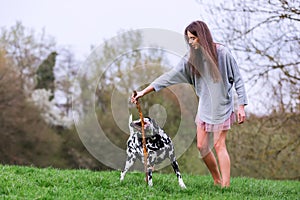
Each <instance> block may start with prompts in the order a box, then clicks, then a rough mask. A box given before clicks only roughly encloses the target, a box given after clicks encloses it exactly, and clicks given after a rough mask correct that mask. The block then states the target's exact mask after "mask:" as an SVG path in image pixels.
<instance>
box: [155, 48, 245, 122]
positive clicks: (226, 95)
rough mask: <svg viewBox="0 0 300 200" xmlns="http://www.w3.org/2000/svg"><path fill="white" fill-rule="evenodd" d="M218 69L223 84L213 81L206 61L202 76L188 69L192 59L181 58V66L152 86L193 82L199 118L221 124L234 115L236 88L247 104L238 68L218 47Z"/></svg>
mask: <svg viewBox="0 0 300 200" xmlns="http://www.w3.org/2000/svg"><path fill="white" fill-rule="evenodd" d="M217 54H218V65H219V66H218V67H219V71H220V74H221V77H222V79H223V81H219V82H215V81H213V79H212V77H211V75H210V71H209V65H208V64H207V62H206V61H205V60H204V64H203V68H202V69H201V70H200V73H201V76H199V75H196V74H194V73H192V72H191V70H190V68H189V67H188V64H187V63H188V57H187V56H185V57H184V58H182V59H181V61H180V63H179V64H178V65H177V66H176V67H174V68H173V69H172V70H171V71H169V72H167V73H165V74H163V75H161V76H160V77H158V78H157V79H156V80H154V81H153V82H152V83H151V84H150V85H151V86H153V88H154V90H155V91H159V90H161V89H162V88H165V87H168V86H170V85H174V84H178V83H189V84H191V85H192V86H194V89H195V92H196V95H197V96H198V97H199V104H198V112H197V116H196V121H197V120H198V119H200V120H202V121H204V122H206V123H209V124H220V123H223V122H224V121H225V120H226V119H228V118H229V117H230V115H231V113H232V112H234V102H233V86H234V88H235V90H236V92H237V95H238V104H239V105H247V104H248V100H247V96H246V91H245V86H244V82H243V79H242V77H241V74H240V71H239V68H238V65H237V63H236V61H235V59H234V58H233V56H232V55H231V53H230V51H229V50H228V49H227V48H226V47H224V46H222V45H217Z"/></svg>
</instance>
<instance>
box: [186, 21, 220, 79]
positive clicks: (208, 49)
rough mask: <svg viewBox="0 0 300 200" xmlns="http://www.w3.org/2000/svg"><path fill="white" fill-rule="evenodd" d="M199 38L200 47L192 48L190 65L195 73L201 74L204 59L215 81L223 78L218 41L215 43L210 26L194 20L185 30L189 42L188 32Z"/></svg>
mask: <svg viewBox="0 0 300 200" xmlns="http://www.w3.org/2000/svg"><path fill="white" fill-rule="evenodd" d="M188 31H189V32H190V33H192V34H193V35H195V36H196V37H197V38H199V44H200V49H194V48H190V55H189V62H188V65H189V67H190V68H191V70H192V72H193V73H196V74H197V75H201V73H200V71H201V68H203V61H204V59H205V60H206V61H207V62H208V63H209V66H210V72H211V75H212V78H213V80H214V81H219V80H220V79H221V76H220V72H219V69H218V55H217V47H216V43H214V41H213V38H212V35H211V33H210V30H209V28H208V26H207V25H206V24H205V23H204V22H202V21H194V22H192V23H191V24H189V25H188V26H187V27H186V28H185V31H184V35H185V38H186V42H187V44H189V42H188V40H189V38H188V36H187V32H188Z"/></svg>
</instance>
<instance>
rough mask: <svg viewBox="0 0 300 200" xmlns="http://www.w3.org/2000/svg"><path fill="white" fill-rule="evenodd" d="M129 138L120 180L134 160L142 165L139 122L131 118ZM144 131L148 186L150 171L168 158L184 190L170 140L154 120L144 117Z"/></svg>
mask: <svg viewBox="0 0 300 200" xmlns="http://www.w3.org/2000/svg"><path fill="white" fill-rule="evenodd" d="M129 129H130V137H129V138H128V140H127V150H126V152H127V159H126V164H125V167H124V170H123V171H122V172H121V178H120V180H121V181H122V180H124V177H125V174H126V172H127V171H128V170H129V168H130V167H131V166H132V165H133V164H134V162H135V161H136V158H138V159H139V160H140V161H141V162H143V163H144V154H143V145H142V133H141V120H136V121H132V116H130V119H129ZM144 129H145V136H146V147H147V151H148V160H147V175H148V185H149V186H152V185H153V181H152V169H153V167H154V165H155V164H157V163H160V162H162V161H163V160H165V159H166V158H169V159H170V161H171V165H172V167H173V169H174V172H175V173H176V175H177V178H178V183H179V185H180V187H181V188H186V186H185V184H184V182H183V180H182V177H181V174H180V171H179V167H178V163H177V160H176V156H175V151H174V146H173V143H172V140H171V138H170V137H169V136H168V135H167V134H166V133H165V132H164V131H163V130H162V129H161V128H160V127H159V126H158V125H157V123H156V122H155V120H153V119H151V118H149V117H146V118H144Z"/></svg>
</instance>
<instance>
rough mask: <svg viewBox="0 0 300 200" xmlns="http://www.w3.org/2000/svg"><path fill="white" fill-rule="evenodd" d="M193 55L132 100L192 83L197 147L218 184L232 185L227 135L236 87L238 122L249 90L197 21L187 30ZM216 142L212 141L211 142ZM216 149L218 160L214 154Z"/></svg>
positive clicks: (233, 64) (232, 62) (223, 51)
mask: <svg viewBox="0 0 300 200" xmlns="http://www.w3.org/2000/svg"><path fill="white" fill-rule="evenodd" d="M184 35H185V39H186V42H187V43H188V45H189V50H190V51H189V53H188V55H187V56H185V57H184V58H183V59H182V61H181V62H180V64H179V65H178V66H177V67H175V68H174V69H172V70H171V71H170V72H167V73H165V74H163V75H161V76H160V77H158V78H157V79H156V80H155V81H154V82H152V83H151V84H150V85H149V86H148V87H146V88H145V89H143V90H142V91H138V92H137V94H136V96H132V97H131V101H132V102H133V103H136V102H137V100H138V98H141V97H143V96H144V95H146V94H148V93H150V92H152V91H159V90H160V89H162V88H165V87H168V86H170V85H173V84H177V83H190V84H191V85H193V86H194V89H195V92H196V95H197V96H198V97H199V105H198V112H197V116H196V120H195V122H196V124H197V147H198V149H199V151H200V154H201V156H202V159H203V161H204V163H205V164H206V166H207V167H208V169H209V171H210V173H211V175H212V177H213V179H214V183H215V185H221V186H222V187H229V186H230V158H229V154H228V152H227V149H226V143H225V139H226V134H227V132H228V130H229V129H230V126H231V125H232V123H233V122H234V121H235V114H234V102H233V90H232V88H233V86H234V88H235V90H236V92H237V95H238V105H239V106H238V111H237V116H238V122H239V123H240V124H241V123H243V122H244V121H245V118H246V115H245V111H244V106H245V105H247V97H246V91H245V87H244V83H243V80H242V77H241V75H240V72H239V68H238V66H237V64H236V62H235V60H234V58H233V56H232V55H231V53H230V52H229V50H228V49H227V48H226V47H224V46H223V45H221V44H217V43H215V42H213V39H212V36H211V33H210V30H209V28H208V27H207V25H206V24H205V23H204V22H202V21H194V22H192V23H191V24H189V25H188V26H187V27H186V29H185V31H184ZM211 140H212V141H211ZM212 148H215V151H216V155H217V158H218V162H217V159H216V157H215V155H214V153H213V152H212Z"/></svg>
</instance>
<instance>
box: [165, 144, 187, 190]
mask: <svg viewBox="0 0 300 200" xmlns="http://www.w3.org/2000/svg"><path fill="white" fill-rule="evenodd" d="M169 156H170V160H171V165H172V167H173V170H174V172H175V174H176V176H177V179H178V183H179V186H180V187H181V188H183V189H186V186H185V184H184V182H183V179H182V177H181V173H180V170H179V166H178V163H177V160H176V157H175V155H174V150H173V151H171V154H170V155H169Z"/></svg>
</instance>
